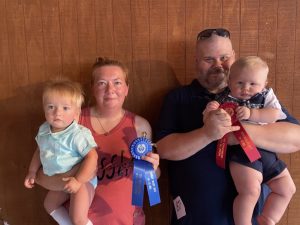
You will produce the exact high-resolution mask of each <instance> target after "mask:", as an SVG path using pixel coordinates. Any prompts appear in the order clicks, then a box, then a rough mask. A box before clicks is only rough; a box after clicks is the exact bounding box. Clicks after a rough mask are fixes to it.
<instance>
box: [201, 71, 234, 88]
mask: <svg viewBox="0 0 300 225" xmlns="http://www.w3.org/2000/svg"><path fill="white" fill-rule="evenodd" d="M227 74H228V71H226V70H224V69H223V68H219V67H216V68H213V69H211V70H209V71H207V74H206V79H205V80H206V84H207V88H208V89H209V90H211V91H212V90H215V89H219V88H224V87H225V86H226V85H227Z"/></svg>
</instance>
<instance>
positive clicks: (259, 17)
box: [0, 0, 300, 225]
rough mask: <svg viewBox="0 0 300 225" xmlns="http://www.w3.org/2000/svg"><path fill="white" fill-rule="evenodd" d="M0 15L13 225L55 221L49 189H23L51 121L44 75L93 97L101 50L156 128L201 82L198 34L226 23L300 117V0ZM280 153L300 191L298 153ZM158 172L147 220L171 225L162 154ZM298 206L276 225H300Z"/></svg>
mask: <svg viewBox="0 0 300 225" xmlns="http://www.w3.org/2000/svg"><path fill="white" fill-rule="evenodd" d="M0 15H1V17H0V30H1V32H0V117H1V118H3V121H2V122H1V125H0V143H1V146H0V165H1V166H0V208H2V211H3V212H2V216H4V218H5V219H6V220H7V221H8V222H9V224H13V225H24V224H25V225H39V224H40V225H50V224H53V225H54V224H55V223H54V221H53V220H52V219H51V218H50V217H49V216H48V215H47V214H46V212H45V210H44V209H43V206H42V205H43V199H44V195H45V190H44V189H42V188H40V187H36V188H34V189H33V190H27V189H25V188H24V187H23V179H24V176H25V174H26V172H27V171H26V170H27V168H28V165H29V160H30V158H31V156H32V153H33V151H34V149H35V147H36V144H35V142H34V136H35V135H36V132H37V129H38V126H39V125H40V124H41V123H42V121H43V120H44V116H43V112H42V106H41V90H42V87H43V84H44V82H45V81H46V80H48V79H51V78H52V77H54V76H66V77H69V78H71V79H73V80H75V81H79V82H80V83H82V84H83V86H84V89H85V91H86V99H87V102H89V99H91V95H90V92H89V81H90V73H91V65H92V64H93V63H94V62H95V59H96V57H98V56H106V57H113V58H116V59H119V60H121V61H123V62H124V63H125V65H126V66H127V67H128V68H129V70H130V75H129V76H130V94H129V96H128V98H127V99H126V103H125V105H126V108H128V109H129V110H131V111H133V112H135V113H137V114H139V115H141V116H143V117H145V118H146V119H148V120H149V121H150V123H151V125H152V126H153V128H154V129H153V132H154V134H155V124H156V122H157V118H158V115H159V111H160V107H161V104H162V101H163V98H164V96H165V94H166V93H167V92H168V91H169V90H170V89H172V88H174V87H176V86H178V85H180V84H187V83H189V82H190V81H191V80H192V79H194V78H195V58H194V56H195V52H194V51H195V49H194V46H195V41H196V40H195V39H196V36H197V34H198V32H199V31H201V30H203V29H205V28H211V27H225V28H228V29H229V30H230V32H231V39H232V42H233V47H234V49H235V52H236V56H237V57H239V56H245V55H259V56H260V57H262V58H263V59H264V60H266V61H267V63H268V65H269V68H270V73H269V85H270V86H271V87H273V88H274V89H275V91H276V93H277V96H278V97H279V100H280V101H281V102H282V103H283V105H284V106H286V107H287V108H288V110H289V111H290V112H291V113H292V114H293V115H295V116H296V118H298V119H300V86H299V82H300V72H299V71H300V19H299V15H300V0H286V1H279V0H226V1H224V0H172V1H171V0H77V1H73V0H52V1H43V0H0ZM280 157H281V158H282V159H283V160H284V161H285V162H286V163H287V165H288V168H289V170H290V172H291V174H292V177H293V179H294V182H295V184H296V186H297V187H298V188H299V187H300V172H299V165H300V164H299V162H300V153H294V154H292V155H290V154H285V155H280ZM161 168H162V176H161V178H160V179H159V184H160V191H161V198H162V201H163V202H162V203H161V204H160V205H158V206H155V207H151V208H150V207H149V206H148V203H147V201H146V202H145V212H146V216H147V219H146V224H147V225H167V224H169V223H170V216H171V210H172V201H171V196H170V193H169V187H168V184H169V181H168V172H167V164H166V162H165V161H163V160H162V162H161ZM24 202H26V207H24ZM27 205H28V206H27ZM299 210H300V193H298V192H297V193H296V194H295V196H294V197H293V199H292V202H291V204H290V206H289V208H288V209H287V211H286V213H285V215H284V217H283V218H282V220H281V221H280V223H279V224H280V225H295V224H300V214H299Z"/></svg>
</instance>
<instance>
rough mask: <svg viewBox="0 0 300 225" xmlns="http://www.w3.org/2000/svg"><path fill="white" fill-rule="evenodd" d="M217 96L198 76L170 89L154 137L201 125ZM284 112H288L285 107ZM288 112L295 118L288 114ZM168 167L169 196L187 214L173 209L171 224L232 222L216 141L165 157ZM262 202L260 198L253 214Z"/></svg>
mask: <svg viewBox="0 0 300 225" xmlns="http://www.w3.org/2000/svg"><path fill="white" fill-rule="evenodd" d="M225 91H228V89H226V90H225ZM220 94H222V93H220ZM218 97H219V95H216V94H212V93H209V92H208V91H207V90H206V89H205V88H203V87H202V86H201V85H200V84H199V82H198V81H197V80H193V81H192V83H191V84H190V85H186V86H182V87H180V88H177V89H175V90H173V91H171V92H170V93H169V94H168V95H167V96H166V98H165V101H164V104H163V106H162V110H161V114H160V118H159V123H158V127H157V132H156V141H158V140H160V139H161V138H163V137H165V136H167V135H169V134H171V133H184V132H189V131H192V130H194V129H197V128H201V127H202V126H203V115H202V112H203V111H204V109H205V107H206V105H207V103H208V102H209V101H212V100H215V99H218ZM284 112H285V113H286V114H287V112H286V110H285V111H284ZM287 116H288V118H289V119H290V120H291V121H296V120H295V119H294V118H292V117H290V116H289V114H287ZM199 150H200V149H199ZM227 168H228V167H227ZM168 169H169V171H168V172H169V181H170V191H171V194H172V197H173V198H176V197H177V196H179V197H180V198H181V200H182V202H183V204H184V206H185V210H186V216H184V217H182V218H180V219H179V220H177V218H176V214H175V212H173V214H172V224H173V225H179V224H188V225H234V222H233V216H232V206H233V200H234V197H235V196H236V194H237V193H236V189H235V187H234V184H233V181H232V178H231V176H230V173H229V170H228V169H226V170H224V169H221V168H219V167H218V166H217V165H216V142H213V143H211V144H209V145H207V146H206V147H204V148H203V149H202V150H201V151H198V152H197V153H196V154H194V155H193V156H191V157H189V158H187V159H184V160H179V161H168ZM262 205H263V200H262V199H261V200H260V201H259V204H258V206H257V207H256V209H255V211H254V217H256V216H257V214H258V211H259V210H260V209H261V207H262ZM173 208H174V207H173ZM173 211H174V210H173ZM254 224H255V223H254Z"/></svg>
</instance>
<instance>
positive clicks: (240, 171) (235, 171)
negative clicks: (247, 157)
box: [230, 162, 262, 225]
mask: <svg viewBox="0 0 300 225" xmlns="http://www.w3.org/2000/svg"><path fill="white" fill-rule="evenodd" d="M230 173H231V176H232V179H233V181H234V184H235V187H236V189H237V192H238V195H237V197H236V198H235V200H234V203H233V217H234V222H235V224H236V225H252V223H251V218H252V214H253V210H254V207H255V204H256V202H257V200H258V198H259V195H260V188H261V182H262V174H261V173H260V172H259V171H257V170H255V169H252V168H250V167H246V166H244V165H241V164H239V163H236V162H230Z"/></svg>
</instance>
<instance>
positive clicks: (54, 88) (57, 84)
mask: <svg viewBox="0 0 300 225" xmlns="http://www.w3.org/2000/svg"><path fill="white" fill-rule="evenodd" d="M52 94H59V95H60V96H64V97H65V96H67V97H70V98H71V101H72V103H73V104H74V105H75V106H76V107H77V108H79V109H80V108H81V106H82V104H83V102H84V94H83V90H82V88H81V85H80V84H79V83H77V82H74V81H71V80H69V79H66V78H56V79H54V80H51V81H49V82H47V84H46V85H45V87H44V90H43V103H44V102H45V98H46V97H47V96H50V95H52Z"/></svg>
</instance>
